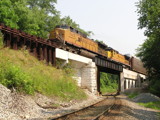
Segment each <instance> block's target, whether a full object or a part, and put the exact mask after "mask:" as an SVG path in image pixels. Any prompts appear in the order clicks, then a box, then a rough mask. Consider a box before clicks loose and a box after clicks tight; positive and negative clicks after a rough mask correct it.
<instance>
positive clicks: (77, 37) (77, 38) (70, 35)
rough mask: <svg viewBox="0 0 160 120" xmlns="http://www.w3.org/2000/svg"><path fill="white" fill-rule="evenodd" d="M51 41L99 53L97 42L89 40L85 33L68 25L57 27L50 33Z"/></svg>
mask: <svg viewBox="0 0 160 120" xmlns="http://www.w3.org/2000/svg"><path fill="white" fill-rule="evenodd" d="M49 39H59V40H61V41H62V42H64V43H68V44H71V45H74V46H76V47H79V48H83V49H87V50H89V51H92V52H95V53H98V44H97V43H96V42H95V41H93V40H91V39H88V38H87V37H86V36H85V35H84V34H83V33H81V32H79V31H78V30H75V29H74V28H72V27H69V26H66V25H63V26H57V27H56V28H55V29H54V30H53V31H51V32H50V36H49Z"/></svg>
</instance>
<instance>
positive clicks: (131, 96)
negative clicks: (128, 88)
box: [125, 92, 138, 99]
mask: <svg viewBox="0 0 160 120" xmlns="http://www.w3.org/2000/svg"><path fill="white" fill-rule="evenodd" d="M125 94H126V95H127V96H128V97H129V98H130V99H132V98H135V97H136V96H137V95H138V93H137V92H133V93H125Z"/></svg>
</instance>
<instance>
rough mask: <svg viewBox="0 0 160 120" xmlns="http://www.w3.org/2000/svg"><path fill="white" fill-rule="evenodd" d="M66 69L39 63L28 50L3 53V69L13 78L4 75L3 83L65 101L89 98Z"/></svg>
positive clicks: (0, 56)
mask: <svg viewBox="0 0 160 120" xmlns="http://www.w3.org/2000/svg"><path fill="white" fill-rule="evenodd" d="M66 69H67V70H66ZM66 69H64V70H62V69H56V68H54V67H52V66H47V65H46V64H45V62H44V61H38V60H37V59H36V58H35V57H33V56H31V55H30V54H29V53H28V51H26V50H19V51H15V50H11V49H9V48H3V49H1V50H0V70H1V71H3V73H5V75H6V76H9V77H6V76H4V74H1V75H0V83H1V84H3V85H5V86H7V87H8V88H12V87H14V88H16V89H17V91H20V92H23V93H27V94H34V92H39V93H42V94H44V95H47V96H50V97H56V98H58V99H61V100H65V101H69V100H72V99H77V100H81V99H85V98H86V94H85V93H84V92H83V91H82V90H81V89H80V88H79V87H78V86H77V83H76V81H75V80H74V79H73V78H72V73H70V71H72V70H68V69H69V68H66ZM0 73H2V72H0ZM13 81H14V82H13ZM8 82H9V83H8ZM24 86H25V87H24ZM23 88H24V89H23Z"/></svg>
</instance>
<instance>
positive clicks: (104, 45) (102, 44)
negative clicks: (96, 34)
mask: <svg viewBox="0 0 160 120" xmlns="http://www.w3.org/2000/svg"><path fill="white" fill-rule="evenodd" d="M97 43H98V45H99V46H101V47H103V48H107V47H108V46H107V45H106V44H105V43H102V42H99V41H98V42H97Z"/></svg>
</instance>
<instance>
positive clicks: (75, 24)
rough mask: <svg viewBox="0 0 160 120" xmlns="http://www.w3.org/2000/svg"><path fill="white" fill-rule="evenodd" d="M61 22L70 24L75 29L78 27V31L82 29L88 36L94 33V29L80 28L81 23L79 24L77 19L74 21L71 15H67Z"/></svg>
mask: <svg viewBox="0 0 160 120" xmlns="http://www.w3.org/2000/svg"><path fill="white" fill-rule="evenodd" d="M61 24H66V25H69V26H71V27H73V28H75V29H77V30H78V31H80V32H81V33H83V34H85V35H86V36H88V37H89V36H91V35H92V34H93V32H92V31H85V30H83V29H81V28H80V25H79V24H77V23H76V22H75V21H73V20H72V19H71V18H70V16H65V17H63V18H62V19H61Z"/></svg>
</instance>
